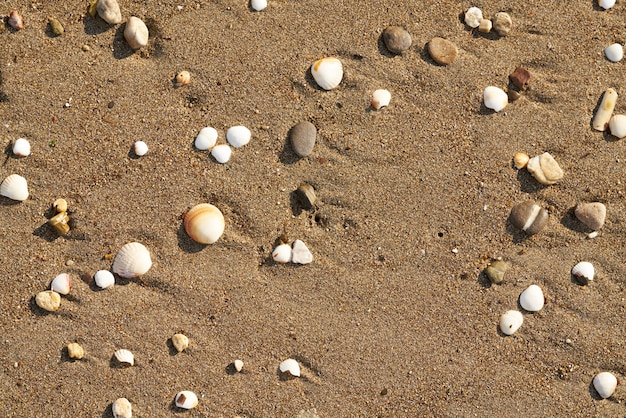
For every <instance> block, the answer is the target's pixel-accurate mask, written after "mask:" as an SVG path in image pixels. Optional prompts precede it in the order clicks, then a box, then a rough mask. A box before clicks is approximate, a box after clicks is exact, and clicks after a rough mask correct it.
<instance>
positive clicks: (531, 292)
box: [519, 284, 545, 312]
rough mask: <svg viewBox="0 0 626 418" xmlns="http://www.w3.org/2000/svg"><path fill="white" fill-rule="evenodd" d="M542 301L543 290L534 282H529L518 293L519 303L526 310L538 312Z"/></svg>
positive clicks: (543, 301)
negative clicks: (519, 293) (528, 284)
mask: <svg viewBox="0 0 626 418" xmlns="http://www.w3.org/2000/svg"><path fill="white" fill-rule="evenodd" d="M544 303H545V299H544V297H543V291H542V290H541V288H540V287H539V286H537V285H536V284H531V285H530V286H528V288H526V290H524V291H523V292H522V294H521V295H519V304H520V305H521V306H522V308H524V309H525V310H527V311H528V312H539V311H540V310H541V308H543V304H544Z"/></svg>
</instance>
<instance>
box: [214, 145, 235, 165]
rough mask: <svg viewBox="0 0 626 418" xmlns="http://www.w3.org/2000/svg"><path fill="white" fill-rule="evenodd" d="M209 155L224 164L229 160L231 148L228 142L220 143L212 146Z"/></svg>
mask: <svg viewBox="0 0 626 418" xmlns="http://www.w3.org/2000/svg"><path fill="white" fill-rule="evenodd" d="M211 155H212V156H213V158H215V161H217V162H218V163H220V164H226V163H227V162H228V161H229V160H230V156H231V155H232V150H231V149H230V145H228V144H220V145H216V146H214V147H213V149H212V150H211Z"/></svg>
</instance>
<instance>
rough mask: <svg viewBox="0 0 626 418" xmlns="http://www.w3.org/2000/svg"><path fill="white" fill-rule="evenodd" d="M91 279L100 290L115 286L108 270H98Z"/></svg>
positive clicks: (113, 278)
mask: <svg viewBox="0 0 626 418" xmlns="http://www.w3.org/2000/svg"><path fill="white" fill-rule="evenodd" d="M93 279H94V281H95V282H96V286H98V287H99V288H100V289H108V288H109V287H113V286H114V285H115V276H113V274H111V272H110V271H108V270H99V271H98V272H96V274H94V276H93Z"/></svg>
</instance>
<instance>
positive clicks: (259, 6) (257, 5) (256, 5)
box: [250, 0, 267, 12]
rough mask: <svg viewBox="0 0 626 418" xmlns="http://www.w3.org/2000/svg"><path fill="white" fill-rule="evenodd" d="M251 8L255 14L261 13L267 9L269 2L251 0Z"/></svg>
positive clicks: (265, 0)
mask: <svg viewBox="0 0 626 418" xmlns="http://www.w3.org/2000/svg"><path fill="white" fill-rule="evenodd" d="M250 7H252V10H254V11H255V12H260V11H261V10H263V9H265V8H266V7H267V0H251V1H250Z"/></svg>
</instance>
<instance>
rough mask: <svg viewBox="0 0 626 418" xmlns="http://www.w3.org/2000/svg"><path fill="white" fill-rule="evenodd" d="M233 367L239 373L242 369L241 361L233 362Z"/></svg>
mask: <svg viewBox="0 0 626 418" xmlns="http://www.w3.org/2000/svg"><path fill="white" fill-rule="evenodd" d="M233 367H234V368H235V370H236V371H237V372H240V371H241V370H242V369H243V361H241V360H235V361H233Z"/></svg>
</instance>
